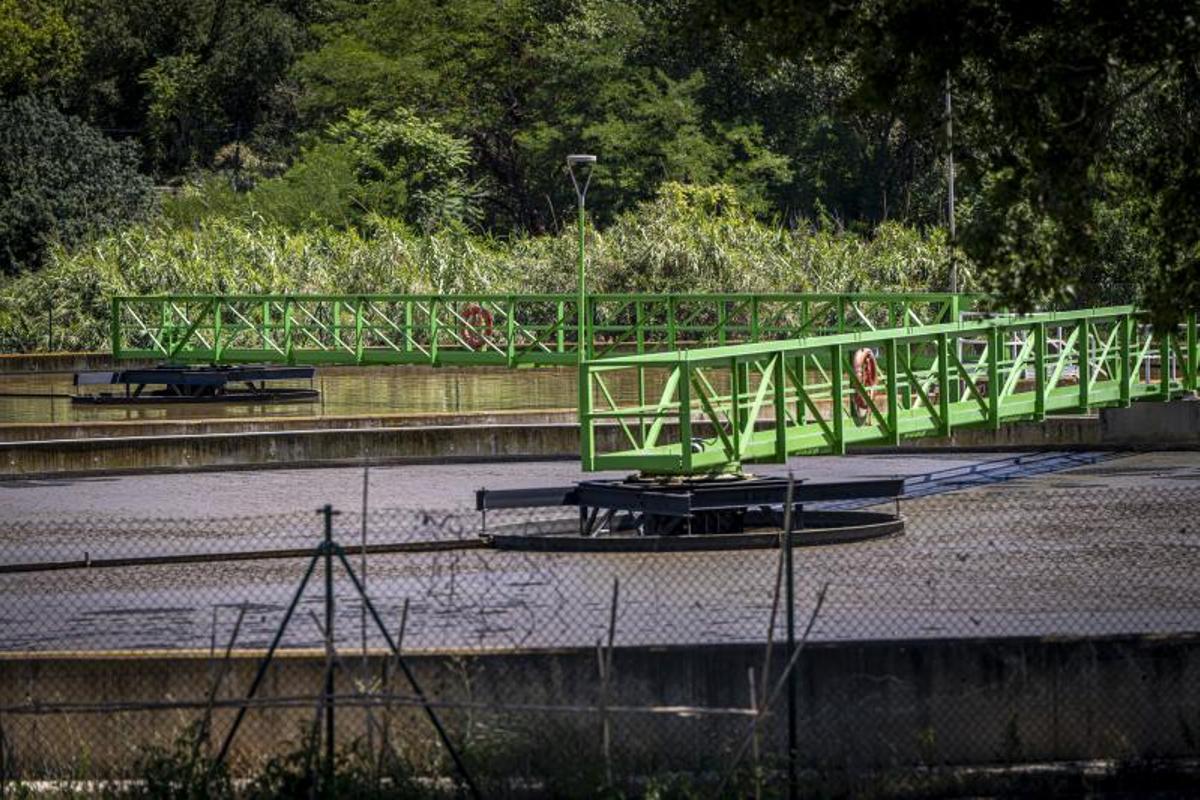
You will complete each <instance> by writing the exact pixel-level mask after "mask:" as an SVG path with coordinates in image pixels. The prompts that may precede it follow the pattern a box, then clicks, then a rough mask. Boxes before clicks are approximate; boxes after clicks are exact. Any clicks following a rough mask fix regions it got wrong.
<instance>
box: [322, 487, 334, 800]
mask: <svg viewBox="0 0 1200 800" xmlns="http://www.w3.org/2000/svg"><path fill="white" fill-rule="evenodd" d="M321 513H322V514H323V515H324V517H325V544H324V551H325V657H326V659H327V660H328V659H331V658H332V657H333V603H334V597H333V514H334V511H333V506H331V505H329V504H328V503H326V504H325V507H324V508H322V509H321ZM327 667H328V668H327V669H326V670H325V792H326V793H328V794H329V796H330V797H335V796H336V792H335V791H334V784H333V782H334V763H333V754H334V733H333V722H334V719H333V714H334V708H333V703H334V700H333V697H334V694H333V693H334V676H333V665H332V664H327Z"/></svg>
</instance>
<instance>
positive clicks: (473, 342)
mask: <svg viewBox="0 0 1200 800" xmlns="http://www.w3.org/2000/svg"><path fill="white" fill-rule="evenodd" d="M462 320H463V329H462V338H463V341H464V342H466V343H467V346H468V347H470V348H471V349H473V350H478V349H479V348H481V347H483V345H484V342H485V341H486V339H487V337H490V336H491V335H492V322H493V319H492V312H490V311H488V310H487V309H486V308H484V307H483V306H481V305H477V304H474V303H472V304H471V305H469V306H467V307H466V308H464V309H463V313H462Z"/></svg>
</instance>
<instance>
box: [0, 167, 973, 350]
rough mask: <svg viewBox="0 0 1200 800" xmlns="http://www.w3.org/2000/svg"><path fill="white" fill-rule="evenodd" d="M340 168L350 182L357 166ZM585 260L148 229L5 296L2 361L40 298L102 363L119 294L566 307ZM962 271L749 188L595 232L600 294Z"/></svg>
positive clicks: (515, 245)
mask: <svg viewBox="0 0 1200 800" xmlns="http://www.w3.org/2000/svg"><path fill="white" fill-rule="evenodd" d="M340 146H341V145H339V147H340ZM315 161H316V160H315V159H307V160H306V163H309V164H310V165H311V164H314V163H315ZM339 169H347V171H346V172H345V173H344V175H345V176H346V178H345V179H346V180H349V179H350V177H351V176H352V173H350V172H349V171H348V165H343V167H339ZM314 185H315V184H314ZM346 185H347V186H348V185H349V184H346ZM296 191H297V192H299V191H301V190H300V188H299V187H296ZM255 194H256V193H251V196H254V195H255ZM576 252H577V251H576V250H575V238H574V232H572V231H566V232H564V233H562V234H559V235H555V236H522V237H513V238H511V239H507V240H497V239H494V238H491V237H488V236H484V235H479V234H470V233H467V232H465V231H464V230H462V229H461V228H459V227H446V228H442V229H438V230H434V231H430V232H418V231H416V230H414V229H413V228H412V226H409V225H406V224H403V223H401V222H398V221H396V220H394V219H387V218H383V217H379V216H377V215H370V214H369V215H366V216H365V217H364V218H363V219H362V220H360V221H359V223H358V224H357V225H355V226H351V227H348V228H335V227H333V226H331V225H319V224H314V223H312V222H310V223H308V224H306V225H303V226H300V227H298V228H295V227H287V226H284V225H281V224H279V223H276V222H271V221H268V220H266V219H264V218H263V217H262V216H255V215H252V214H247V215H245V216H243V217H241V218H239V219H228V218H222V217H215V218H210V219H206V220H202V221H200V222H199V223H198V224H196V225H139V226H135V227H132V228H130V229H128V230H125V231H122V232H120V233H114V234H110V235H108V236H105V237H103V238H101V239H99V240H98V241H96V242H95V243H94V244H91V245H88V246H84V247H79V248H75V249H71V250H69V249H66V248H62V247H56V248H54V249H53V250H52V251H51V253H50V256H49V260H48V264H47V266H46V268H45V269H44V270H42V271H40V272H38V273H30V274H26V275H24V276H22V277H20V278H19V279H17V280H15V281H11V282H10V283H8V284H7V285H2V286H0V348H3V349H7V350H27V349H33V348H36V347H38V346H41V345H42V344H43V343H44V342H45V324H44V321H45V307H44V306H42V305H39V304H30V303H29V302H28V301H27V298H29V297H42V298H53V300H54V302H55V315H54V318H55V330H56V334H55V337H56V342H57V343H58V345H59V346H60V347H63V348H66V349H79V350H87V349H94V348H98V347H102V346H103V345H104V342H105V336H107V333H108V310H109V305H108V299H109V298H110V297H112V295H114V294H154V293H174V294H185V293H195V294H208V293H220V292H226V293H256V292H257V293H263V292H300V293H303V292H310V293H321V292H343V293H354V292H364V293H376V292H394V293H404V292H408V293H423V292H444V293H455V292H459V293H464V292H497V293H504V292H516V293H529V292H564V291H571V290H573V289H574V280H575V270H574V259H575V256H576ZM947 256H948V248H947V247H946V242H945V237H944V235H943V234H942V233H941V232H940V231H939V232H934V233H932V234H930V235H923V234H921V233H920V232H918V231H916V230H914V229H912V228H908V227H904V226H901V225H898V224H895V223H887V224H885V225H883V226H881V227H879V228H878V229H877V230H875V231H874V232H873V235H871V236H869V237H863V236H861V235H859V234H856V233H848V232H846V231H844V230H840V229H836V228H832V227H821V228H816V229H809V228H799V229H787V228H780V227H776V226H773V225H767V224H764V223H762V222H759V221H758V220H757V219H756V218H755V217H754V216H753V214H752V213H751V212H750V210H749V209H748V208H747V207H746V205H745V204H744V202H743V200H742V195H741V193H740V192H739V191H738V190H737V189H735V188H733V187H730V186H726V185H719V184H718V185H713V186H703V187H700V186H694V185H687V184H680V183H671V182H669V183H666V184H664V185H663V186H662V187H661V189H660V191H659V192H658V194H657V195H656V196H655V197H654V198H652V199H651V200H648V201H646V202H644V203H641V204H639V205H637V206H636V207H634V208H633V209H631V210H629V211H628V212H627V213H625V214H622V215H620V216H619V217H618V219H617V220H616V221H615V222H614V223H613V224H612V225H610V226H609V227H608V228H607V229H605V230H604V231H603V232H602V233H600V232H596V231H595V230H593V231H592V233H591V237H590V241H589V242H588V281H589V284H588V289H589V291H591V292H632V291H645V292H666V291H674V292H710V291H712V292H715V291H725V292H732V291H756V292H785V291H786V292H791V291H816V292H842V291H867V290H884V289H895V290H898V291H916V290H922V289H926V288H928V287H929V286H939V285H944V284H945V281H946V273H947V268H948V259H947ZM967 277H968V280H967V281H966V283H967V288H968V289H970V288H971V283H970V281H969V271H968V276H967Z"/></svg>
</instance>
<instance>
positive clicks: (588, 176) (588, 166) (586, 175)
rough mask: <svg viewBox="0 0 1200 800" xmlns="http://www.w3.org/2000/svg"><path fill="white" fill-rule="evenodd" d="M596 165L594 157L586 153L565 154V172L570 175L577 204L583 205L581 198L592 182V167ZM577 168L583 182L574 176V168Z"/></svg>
mask: <svg viewBox="0 0 1200 800" xmlns="http://www.w3.org/2000/svg"><path fill="white" fill-rule="evenodd" d="M595 166H596V157H595V156H592V155H588V154H586V153H572V154H571V155H569V156H567V174H568V175H570V176H571V185H572V186H574V187H575V196H576V197H577V198H579V205H580V207H581V208H582V207H583V199H584V197H585V196H586V195H587V190H588V184H589V183H591V182H592V169H593V168H594V167H595ZM576 167H579V170H580V172H581V174H582V176H583V183H582V184H580V182H579V180H578V179H576V178H575V168H576Z"/></svg>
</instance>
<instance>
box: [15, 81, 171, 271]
mask: <svg viewBox="0 0 1200 800" xmlns="http://www.w3.org/2000/svg"><path fill="white" fill-rule="evenodd" d="M0 153H3V154H4V156H3V157H2V158H0V274H2V273H5V272H15V271H16V270H17V269H18V267H19V266H21V265H31V266H36V265H37V264H38V263H39V262H40V260H41V256H42V254H43V252H44V251H45V250H46V248H47V247H49V246H50V245H52V244H62V245H66V246H73V245H76V244H79V243H81V242H83V241H85V240H86V239H87V238H88V237H90V236H94V235H97V234H104V233H107V232H108V231H110V230H113V229H115V228H120V227H122V226H124V225H128V224H130V223H136V222H138V221H139V220H141V219H143V218H144V217H146V216H147V215H148V214H149V212H150V210H151V208H152V206H153V199H154V198H153V194H152V188H151V184H150V180H149V179H148V178H146V177H145V176H143V175H141V174H140V173H138V171H137V149H136V147H135V146H134V145H133V144H132V143H129V142H114V141H113V140H112V139H109V138H107V137H106V136H104V135H103V134H101V133H99V132H98V131H97V130H96V129H94V128H91V127H89V126H87V125H85V124H84V123H82V122H80V121H79V120H78V119H75V118H73V117H68V116H65V115H64V114H62V113H61V112H59V111H58V110H57V109H55V108H53V107H52V106H49V105H47V104H45V103H41V102H38V101H36V100H33V99H31V98H28V97H22V98H19V99H17V100H14V101H6V100H0Z"/></svg>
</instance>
